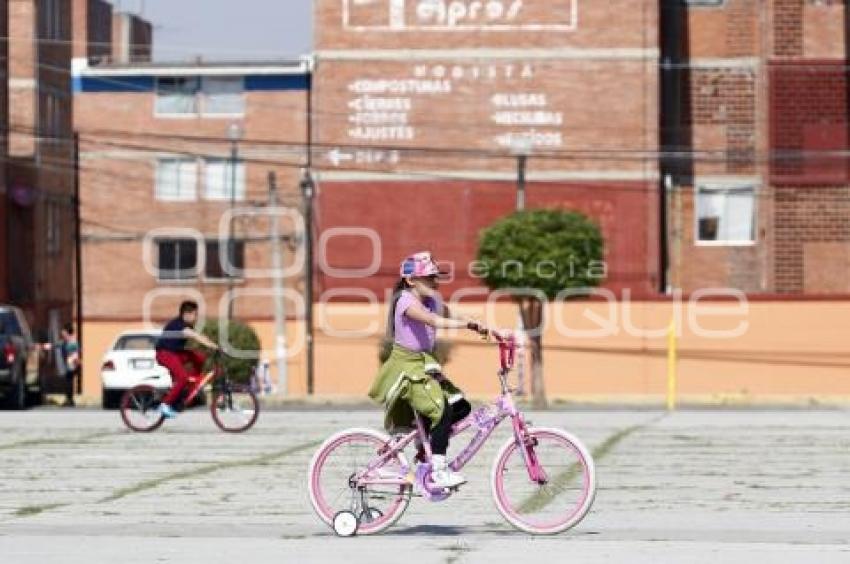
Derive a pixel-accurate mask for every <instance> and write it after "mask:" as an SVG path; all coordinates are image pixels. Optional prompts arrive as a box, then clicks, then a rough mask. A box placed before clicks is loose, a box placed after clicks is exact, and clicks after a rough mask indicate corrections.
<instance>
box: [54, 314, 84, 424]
mask: <svg viewBox="0 0 850 564" xmlns="http://www.w3.org/2000/svg"><path fill="white" fill-rule="evenodd" d="M60 335H61V339H62V340H61V341H60V342H59V354H60V356H61V358H62V366H61V368H60V369H61V371H62V372H63V376H64V378H65V403H64V404H63V406H64V407H74V405H75V404H74V385H75V384H76V382H77V376H78V375H79V373H80V344H79V343H78V342H77V337H76V336H75V335H74V325H73V324H72V323H66V324H65V325H64V326H63V327H62V330H61V331H60Z"/></svg>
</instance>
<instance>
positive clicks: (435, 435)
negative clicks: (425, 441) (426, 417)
mask: <svg viewBox="0 0 850 564" xmlns="http://www.w3.org/2000/svg"><path fill="white" fill-rule="evenodd" d="M471 412H472V406H471V405H470V404H469V402H468V401H466V400H465V399H462V400H459V401H456V402H455V403H453V404H449V403H448V402H446V403H445V408H444V409H443V416H442V417H441V418H440V421H439V423H437V424H436V425H435V426H434V428H433V429H431V453H432V454H438V455H443V456H445V454H446V451H447V450H448V448H449V435H451V433H452V425H454V424H455V423H457V422H458V421H463V419H464V418H466V416H467V415H469V414H470V413H471Z"/></svg>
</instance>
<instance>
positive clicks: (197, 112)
mask: <svg viewBox="0 0 850 564" xmlns="http://www.w3.org/2000/svg"><path fill="white" fill-rule="evenodd" d="M175 78H182V79H187V80H194V81H195V88H194V90H193V93H192V101H193V109H192V111H189V112H169V111H162V110H161V109H160V105H159V101H160V96H161V92H162V89H161V87H160V82H161V81H162V80H165V79H175ZM214 81H231V82H239V86H240V88H239V92H238V95H239V96H240V98H241V109H240V111H238V112H210V111H208V110H207V105H208V100H209V98H210V93H209V85H210V84H211V83H213V82H214ZM155 90H156V92H155V94H156V98H155V99H154V117H156V118H163V119H195V118H199V117H200V118H204V119H234V118H242V117H245V110H246V104H247V100H246V99H245V77H243V76H230V75H210V76H198V75H185V76H184V75H175V76H160V77H157V78H156V85H155ZM233 94H234V95H235V94H236V93H235V92H234V93H233ZM187 96H188V94H187Z"/></svg>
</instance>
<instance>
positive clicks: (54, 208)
mask: <svg viewBox="0 0 850 564" xmlns="http://www.w3.org/2000/svg"><path fill="white" fill-rule="evenodd" d="M45 207H46V208H47V221H46V222H45V224H46V226H47V253H48V254H50V255H58V254H59V252H60V251H61V250H62V207H61V206H60V204H59V203H58V202H53V201H48V202H47V204H46V206H45Z"/></svg>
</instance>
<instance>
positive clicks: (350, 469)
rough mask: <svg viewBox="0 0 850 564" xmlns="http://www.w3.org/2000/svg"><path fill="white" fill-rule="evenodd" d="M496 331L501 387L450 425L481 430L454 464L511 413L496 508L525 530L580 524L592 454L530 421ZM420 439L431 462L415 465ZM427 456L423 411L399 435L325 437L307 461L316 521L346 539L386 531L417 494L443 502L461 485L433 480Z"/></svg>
mask: <svg viewBox="0 0 850 564" xmlns="http://www.w3.org/2000/svg"><path fill="white" fill-rule="evenodd" d="M494 336H495V337H496V339H497V341H498V344H499V356H500V363H501V368H500V369H499V371H498V376H499V381H500V383H501V386H502V393H501V395H500V396H499V397H498V398H497V399H496V400H495V401H494V402H493V403H492V404H490V405H486V406H483V407H480V408H479V409H477V410H475V411H474V412H473V413H472V414H470V416H469V417H467V418H466V419H464V420H463V421H461V422H459V423H457V424H456V425H455V426H454V427H453V429H452V436H455V435H458V434H460V433H462V432H464V431H466V430H467V429H475V431H476V433H475V435H474V436H473V438H472V440H471V441H470V442H469V444H468V445H467V446H466V447H465V448H464V449H463V450H462V451H461V452H460V454H458V455H457V457H456V458H454V460H452V461H451V463H450V467H451V469H452V470H455V471H459V470H460V469H461V468H463V467H464V466H465V465H466V464H467V463H468V462H469V461H470V460H471V459H472V458H473V457H474V456H475V454H476V453H477V452H478V451H479V450H480V449H481V447H482V446H483V445H484V443H486V442H487V440H488V439H489V438H490V436H491V435H492V433H493V431H494V430H495V429H496V427H498V426H499V424H500V423H501V422H502V421H504V420H505V419H508V418H509V419H510V420H511V423H512V426H513V435H514V436H513V438H512V439H510V440H508V441H507V442H506V443H505V445H504V446H503V447H502V448H501V449H500V450H499V452H498V454H497V455H496V459H495V461H494V462H493V468H492V471H491V475H490V482H491V489H492V495H493V500H494V501H495V503H496V509H498V511H499V513H501V514H502V516H503V517H504V518H505V519H506V520H507V521H508V522H509V523H510V524H511V525H513V526H514V527H516V528H518V529H520V530H522V531H525V532H527V533H531V534H536V535H547V534H556V533H561V532H563V531H566V530H567V529H570V528H571V527H573V526H575V525H576V524H577V523H579V522H580V521H581V520H582V519H583V518H584V516H585V515H587V512H588V511H589V510H590V506H591V505H592V504H593V499H594V496H595V495H596V473H595V470H594V466H593V459H592V457H591V455H590V453H589V452H588V450H587V448H585V446H584V445H583V444H582V443H581V441H579V440H578V439H577V438H575V437H574V436H573V435H571V434H569V433H567V432H565V431H562V430H560V429H550V428H540V427H530V426H528V425H527V424H526V421H525V419H524V417H523V415H522V413H520V412H519V410H518V409H517V407H516V404H515V403H514V399H513V392H514V390H513V389H511V388H510V387H509V385H508V375H509V373H510V371H511V369H512V368H513V365H514V357H515V351H516V344H515V342H514V340H513V338H508V339H503V338H501V337H499V336H498V335H494ZM416 438H419V440H420V441H421V443H422V445H423V446H424V450H425V454H426V458H427V460H425V461H420V462H416V461H414V462H413V464H411V463H410V462H408V458H407V456H406V455H405V453H404V449H405V447H407V446H408V445H410V444H411V443H413V442H414V440H415V439H416ZM430 460H431V449H430V445H429V443H428V433H427V432H426V429H425V427H424V425H423V422H422V420H421V419H420V418H419V416H417V417H416V428H415V429H413V430H411V431H410V432H408V433H398V434H396V435H394V436H393V437H390V436H389V435H387V434H385V433H382V432H379V431H374V430H371V429H348V430H345V431H342V432H340V433H337V434H336V435H334V436H332V437H331V438H329V439H328V440H326V441H325V442H324V443H323V444H322V446H321V447H319V450H318V451H317V452H316V454H315V455H314V456H313V459H312V461H311V462H310V466H309V469H308V471H307V482H308V491H309V495H310V502H311V504H312V506H313V509H314V510H315V511H316V514H317V515H318V516H319V519H321V520H322V521H323V522H324V523H325V524H327V525H329V526H331V527H332V528H333V529H334V531H335V532H336V533H337V534H338V535H340V536H352V535H355V534H358V533H359V534H363V535H372V534H377V533H380V532H382V531H384V530H386V529H387V528H388V527H390V526H392V525H393V524H394V523H395V522H396V521H398V519H399V518H400V517H401V516H402V514H403V513H404V511H405V510H406V509H407V506H408V504H409V503H410V498H411V497H412V496H413V495H414V492H415V494H416V495H419V496H421V497H423V498H425V499H427V500H429V501H432V502H438V501H443V500H445V499H447V498H448V497H450V496H451V495H452V494H453V493H456V492H457V491H458V488H454V489H452V490H445V489H442V488H438V487H436V486H435V485H434V484H433V483H432V482H431V480H430V475H431V464H430Z"/></svg>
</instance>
